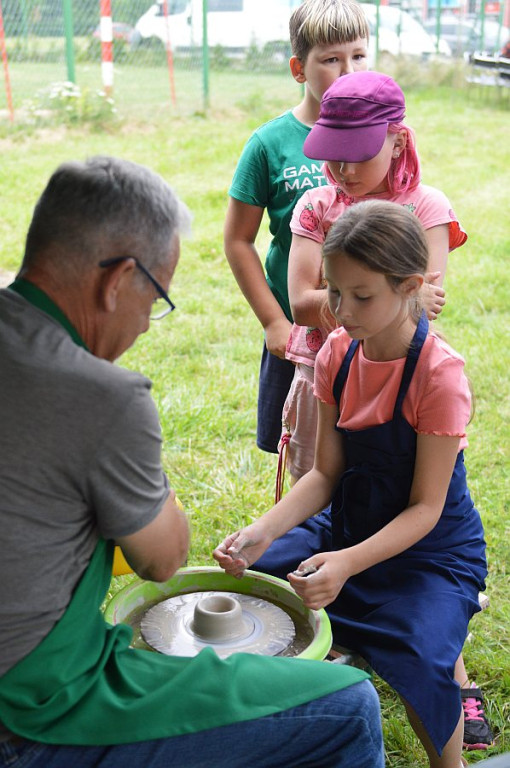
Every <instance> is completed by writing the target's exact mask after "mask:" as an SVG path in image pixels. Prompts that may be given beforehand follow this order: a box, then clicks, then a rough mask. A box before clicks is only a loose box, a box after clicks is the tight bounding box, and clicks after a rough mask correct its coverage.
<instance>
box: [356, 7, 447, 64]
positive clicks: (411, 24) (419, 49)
mask: <svg viewBox="0 0 510 768" xmlns="http://www.w3.org/2000/svg"><path fill="white" fill-rule="evenodd" d="M362 5H363V9H364V10H365V13H366V15H367V19H368V23H369V27H370V38H371V39H370V48H369V53H370V66H374V59H375V42H376V40H375V38H376V19H377V6H376V5H375V4H372V3H363V4H362ZM437 52H438V53H439V54H441V55H443V56H451V53H452V52H451V49H450V46H449V45H448V43H447V42H446V41H445V40H442V41H441V42H440V45H439V50H438V51H437ZM435 53H436V43H435V40H434V39H433V38H432V36H431V35H429V33H428V32H427V31H426V30H425V29H424V28H423V26H422V25H421V24H420V22H419V21H417V20H416V19H414V18H413V17H412V16H411V15H410V14H409V13H407V11H402V10H401V9H400V8H396V7H394V6H390V5H380V6H379V54H380V55H390V56H400V55H403V56H414V57H420V58H421V59H428V58H430V57H431V56H433V55H434V54H435Z"/></svg>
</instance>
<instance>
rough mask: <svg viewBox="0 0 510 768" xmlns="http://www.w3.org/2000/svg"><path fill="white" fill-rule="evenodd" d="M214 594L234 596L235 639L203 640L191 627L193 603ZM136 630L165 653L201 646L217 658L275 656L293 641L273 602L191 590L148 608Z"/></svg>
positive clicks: (284, 616)
mask: <svg viewBox="0 0 510 768" xmlns="http://www.w3.org/2000/svg"><path fill="white" fill-rule="evenodd" d="M215 596H221V597H227V598H234V600H236V601H237V602H238V603H239V604H240V606H241V609H242V615H241V624H240V629H239V633H238V636H237V637H235V638H231V639H227V640H221V641H211V640H204V639H203V638H202V637H200V636H199V635H198V634H197V633H196V632H195V629H194V623H195V622H194V615H195V614H194V612H195V608H196V606H197V603H199V602H200V601H202V600H203V599H204V598H210V597H215ZM140 629H141V632H142V636H143V638H144V640H145V642H146V643H147V644H148V645H150V646H151V648H154V649H155V650H156V651H159V652H160V653H164V654H166V655H167V656H196V654H197V653H199V652H200V651H201V650H202V648H204V647H205V646H210V647H212V648H214V650H215V651H216V653H217V655H218V656H219V657H220V658H225V657H226V656H230V654H232V653H236V652H243V653H256V654H259V655H264V656H276V655H277V654H279V653H281V652H282V651H284V650H285V649H286V648H287V647H288V646H289V645H290V644H291V643H292V641H293V640H294V637H295V634H296V629H295V626H294V622H293V621H292V619H291V618H290V616H289V615H288V614H287V613H285V611H284V610H282V609H281V608H279V607H278V606H277V605H274V604H273V603H270V602H268V601H267V600H262V599H261V598H258V597H252V596H250V595H242V594H238V593H236V592H191V593H189V594H185V595H177V596H175V597H171V598H169V599H168V600H163V601H162V602H160V603H158V604H157V605H155V606H153V607H152V608H149V610H148V611H147V612H146V613H145V615H144V617H143V618H142V621H141V624H140Z"/></svg>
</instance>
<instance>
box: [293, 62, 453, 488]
mask: <svg viewBox="0 0 510 768" xmlns="http://www.w3.org/2000/svg"><path fill="white" fill-rule="evenodd" d="M404 114H405V98H404V94H403V93H402V90H401V89H400V87H399V86H398V84H397V83H396V82H395V81H394V80H392V78H391V77H388V76H387V75H383V74H380V73H378V72H356V73H353V74H349V75H346V76H345V77H343V78H339V79H337V80H335V82H334V83H333V84H332V85H331V86H330V87H329V88H328V90H327V91H326V92H325V93H324V96H323V98H322V101H321V107H320V117H319V119H318V121H317V122H316V124H315V125H314V127H313V128H312V130H311V132H310V134H309V135H308V137H307V139H306V141H305V143H304V153H305V155H306V156H307V157H310V158H313V159H317V160H325V161H326V162H325V163H324V168H323V171H324V175H325V177H326V179H327V181H328V184H327V185H325V186H323V187H319V188H317V189H313V190H309V191H308V192H306V193H305V194H304V195H303V196H302V197H301V198H300V200H299V201H298V203H297V205H296V207H295V208H294V212H293V216H292V220H291V224H290V227H291V230H292V234H293V236H292V244H291V249H290V256H289V271H288V285H289V299H290V304H291V309H292V314H293V317H294V325H293V327H292V331H291V334H290V337H289V341H288V344H287V351H286V357H287V359H288V360H291V361H292V362H293V363H294V364H295V365H296V368H295V373H294V380H293V382H292V385H291V389H290V391H289V395H288V397H287V399H286V401H285V405H284V410H283V419H282V421H283V435H282V441H281V449H283V448H285V453H286V459H285V461H286V465H287V468H288V470H289V473H290V475H291V482H295V481H296V480H297V479H298V478H299V477H301V476H302V475H303V474H305V473H306V472H308V471H309V470H310V469H311V467H312V465H313V455H314V447H315V434H316V429H317V404H316V400H315V398H314V396H313V392H312V386H313V370H314V363H315V357H316V355H317V352H318V351H319V349H320V348H321V347H322V345H323V343H324V341H325V339H326V337H327V335H328V333H329V332H330V331H331V330H332V329H333V328H334V327H335V325H336V323H335V319H334V318H333V316H332V315H331V313H330V311H329V310H328V307H327V299H326V291H325V285H324V282H323V276H322V245H323V243H324V240H325V238H326V235H327V233H328V230H329V228H330V227H331V225H332V224H333V222H334V221H335V220H336V219H337V218H338V217H339V216H341V215H342V214H343V213H344V212H345V211H346V210H347V209H348V208H349V207H350V206H352V205H355V204H356V203H359V202H361V201H363V200H374V199H375V200H388V201H391V202H395V203H398V204H399V205H403V206H405V207H406V208H408V209H409V210H410V211H411V212H413V213H414V214H415V215H416V216H417V217H418V218H419V219H420V221H421V223H422V225H423V227H424V228H425V230H426V237H427V242H428V245H429V254H430V255H429V263H428V275H427V279H428V280H429V282H428V284H426V285H425V286H424V289H423V301H424V306H425V309H426V311H427V315H428V318H429V320H434V319H435V318H436V317H437V315H438V314H439V313H440V312H441V310H442V308H443V305H444V303H445V298H444V295H445V294H444V290H443V289H442V287H441V286H442V283H443V280H444V276H445V272H446V264H447V258H448V252H449V251H451V250H453V249H454V248H458V247H459V246H460V245H462V244H463V243H464V242H465V241H466V239H467V235H466V233H465V232H464V230H463V229H462V227H461V226H460V224H459V222H458V220H457V218H456V216H455V213H454V212H453V210H452V207H451V205H450V203H449V201H448V199H447V198H446V196H445V195H444V194H443V193H442V192H440V191H439V190H437V189H434V188H432V187H428V186H426V185H424V184H422V183H421V181H420V164H419V160H418V155H417V152H416V147H415V141H414V134H413V132H412V130H411V129H410V128H409V127H408V126H406V125H404V123H403V122H402V121H403V118H404Z"/></svg>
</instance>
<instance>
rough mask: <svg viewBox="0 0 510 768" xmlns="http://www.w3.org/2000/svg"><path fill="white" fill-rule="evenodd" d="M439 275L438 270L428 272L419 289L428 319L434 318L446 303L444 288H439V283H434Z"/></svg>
mask: <svg viewBox="0 0 510 768" xmlns="http://www.w3.org/2000/svg"><path fill="white" fill-rule="evenodd" d="M440 275H441V273H440V272H428V273H427V274H426V275H425V280H426V282H425V283H423V287H422V289H421V298H422V301H423V308H424V309H425V312H426V313H427V317H428V319H429V320H435V319H436V317H437V316H438V315H439V314H440V313H441V312H442V310H443V307H444V305H445V304H446V299H445V295H446V294H445V291H444V288H441V286H439V285H434V281H435V280H437V279H438V278H439V277H440Z"/></svg>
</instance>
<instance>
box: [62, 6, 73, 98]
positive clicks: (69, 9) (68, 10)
mask: <svg viewBox="0 0 510 768" xmlns="http://www.w3.org/2000/svg"><path fill="white" fill-rule="evenodd" d="M63 3H64V31H65V36H66V59H67V79H68V80H69V82H71V83H75V82H76V75H75V71H74V46H73V6H72V0H63Z"/></svg>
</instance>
